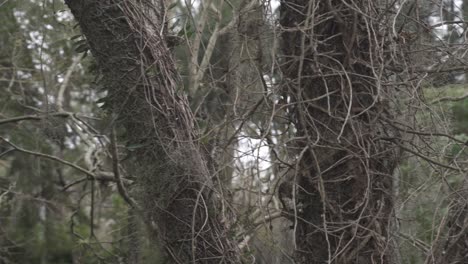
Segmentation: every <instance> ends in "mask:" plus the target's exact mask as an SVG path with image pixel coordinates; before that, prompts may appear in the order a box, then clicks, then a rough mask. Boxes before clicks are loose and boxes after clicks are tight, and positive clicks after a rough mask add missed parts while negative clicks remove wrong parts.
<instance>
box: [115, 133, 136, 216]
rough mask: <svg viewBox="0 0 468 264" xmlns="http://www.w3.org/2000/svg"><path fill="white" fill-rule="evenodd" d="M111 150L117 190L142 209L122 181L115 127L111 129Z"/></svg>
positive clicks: (127, 200) (132, 204)
mask: <svg viewBox="0 0 468 264" xmlns="http://www.w3.org/2000/svg"><path fill="white" fill-rule="evenodd" d="M110 141H111V142H110V152H111V155H112V169H113V171H114V177H115V182H116V183H117V190H118V191H119V194H120V195H121V196H122V198H123V199H124V200H125V202H127V203H128V205H130V206H131V207H132V208H135V209H138V210H139V211H140V210H141V207H140V206H139V205H138V204H137V202H136V201H135V200H134V199H133V198H131V197H130V196H129V195H128V192H127V190H126V189H125V186H124V184H123V183H122V178H121V177H120V171H119V156H118V153H117V143H116V142H117V140H116V136H115V128H112V129H111V135H110Z"/></svg>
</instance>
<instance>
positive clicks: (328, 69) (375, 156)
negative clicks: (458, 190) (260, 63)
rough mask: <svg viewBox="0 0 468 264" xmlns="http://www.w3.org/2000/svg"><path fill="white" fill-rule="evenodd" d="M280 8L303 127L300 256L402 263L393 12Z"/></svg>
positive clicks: (292, 1)
mask: <svg viewBox="0 0 468 264" xmlns="http://www.w3.org/2000/svg"><path fill="white" fill-rule="evenodd" d="M280 12H281V18H280V23H281V25H282V27H283V30H284V31H283V32H282V35H281V36H282V53H283V61H282V62H281V63H282V70H283V73H284V76H285V79H286V80H285V83H284V87H285V88H284V89H287V91H288V93H289V96H290V97H291V99H292V100H291V101H292V102H293V103H292V104H291V106H290V109H291V112H292V113H293V115H292V118H293V123H294V124H295V126H296V128H297V138H296V141H295V143H294V145H293V146H292V147H295V148H297V149H298V155H297V157H298V161H297V162H298V166H297V168H298V170H296V172H295V175H294V181H295V182H296V185H295V188H291V189H293V197H294V198H295V200H296V206H295V207H294V208H293V209H292V211H291V214H293V215H294V216H295V217H294V221H295V222H294V226H293V228H294V231H295V237H296V241H295V247H296V256H295V257H296V261H297V263H340V264H350V263H356V264H367V263H368V264H371V263H386V264H387V263H397V262H398V260H397V257H395V256H396V254H395V253H396V248H395V241H394V238H393V237H392V232H393V227H394V208H393V197H392V193H393V192H392V173H393V170H394V168H395V166H396V164H397V157H398V151H397V149H396V148H395V147H394V145H393V144H392V143H389V141H392V140H393V139H395V138H397V134H396V132H395V131H392V130H391V129H389V127H388V126H387V125H386V124H385V122H386V121H385V120H391V119H392V118H393V117H392V115H391V113H390V111H389V109H388V107H389V103H388V101H387V100H386V99H385V96H391V95H392V92H391V90H390V89H391V86H382V83H383V82H385V81H388V78H390V76H387V74H386V72H385V65H383V64H384V63H385V60H386V59H385V58H386V57H385V56H386V55H385V49H386V46H385V44H384V41H385V38H384V37H385V36H384V35H382V34H385V31H383V28H382V27H384V26H385V25H387V24H388V22H387V21H384V20H383V19H385V18H386V16H381V14H379V13H378V9H377V7H376V3H375V2H374V1H373V0H366V1H359V2H355V1H354V2H353V1H342V0H328V1H309V0H289V1H282V3H281V9H280ZM378 19H382V20H381V21H378ZM386 32H389V31H386ZM387 98H388V97H387ZM383 139H385V140H383Z"/></svg>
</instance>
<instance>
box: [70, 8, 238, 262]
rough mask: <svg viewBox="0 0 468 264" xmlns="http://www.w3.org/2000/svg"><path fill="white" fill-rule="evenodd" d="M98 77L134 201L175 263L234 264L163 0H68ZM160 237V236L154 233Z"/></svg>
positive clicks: (234, 254) (233, 249)
mask: <svg viewBox="0 0 468 264" xmlns="http://www.w3.org/2000/svg"><path fill="white" fill-rule="evenodd" d="M66 3H67V4H68V6H69V7H70V9H71V11H72V13H73V15H74V16H75V18H76V20H77V21H78V23H79V25H80V27H81V29H82V32H83V34H84V35H85V36H86V39H87V41H88V44H89V46H90V50H91V52H92V54H93V56H94V57H95V59H96V61H97V63H98V66H99V70H100V76H99V77H100V84H101V85H102V86H103V88H104V89H105V90H106V91H107V92H108V95H107V96H106V99H105V104H106V105H107V108H108V109H109V111H110V112H111V113H112V119H113V120H112V122H114V124H115V125H116V126H117V129H118V131H119V132H120V133H119V134H120V137H121V138H122V139H123V140H125V141H126V143H127V145H129V146H133V151H132V152H131V153H130V154H129V157H128V158H127V159H126V161H125V162H122V165H123V167H124V168H125V170H126V171H127V173H129V174H131V175H132V176H134V177H136V179H137V187H136V188H137V189H136V190H134V191H133V193H136V194H138V196H137V198H138V199H137V200H138V201H139V203H140V206H141V207H142V211H143V214H144V216H145V220H146V222H147V224H148V225H149V226H151V225H153V228H152V230H153V231H154V232H153V234H152V239H153V241H158V243H161V245H162V248H163V249H164V250H165V251H166V252H167V254H168V256H169V257H170V258H171V259H172V261H173V262H176V263H189V262H190V263H239V262H240V260H239V254H238V253H237V247H236V245H235V244H234V243H232V242H231V241H229V240H228V239H227V235H228V234H227V232H228V228H227V227H226V225H227V221H226V219H228V218H229V216H226V215H220V214H219V212H218V208H219V197H217V192H216V191H213V188H214V183H213V182H212V179H211V176H210V173H209V170H208V168H207V165H206V162H205V159H204V153H203V152H202V151H201V150H200V146H198V143H197V142H196V141H195V139H196V138H197V135H196V134H195V131H194V125H193V116H192V113H191V111H190V109H189V107H188V104H187V99H186V98H185V97H184V96H181V95H179V94H178V93H177V85H178V82H179V80H178V76H177V73H176V70H175V64H174V61H173V58H172V57H171V53H170V51H169V50H168V48H167V46H166V41H165V24H164V21H165V20H164V19H165V18H164V15H165V7H164V1H162V0H161V1H156V0H146V1H144V0H142V1H140V0H107V1H104V0H101V1H95V0H68V1H66ZM156 233H157V234H156Z"/></svg>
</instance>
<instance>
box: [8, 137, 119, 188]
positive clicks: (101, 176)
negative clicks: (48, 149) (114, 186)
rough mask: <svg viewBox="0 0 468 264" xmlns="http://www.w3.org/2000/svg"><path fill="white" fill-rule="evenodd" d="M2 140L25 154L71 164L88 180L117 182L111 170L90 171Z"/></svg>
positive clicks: (69, 163)
mask: <svg viewBox="0 0 468 264" xmlns="http://www.w3.org/2000/svg"><path fill="white" fill-rule="evenodd" d="M0 140H2V141H4V142H5V143H7V144H8V145H10V146H11V147H12V148H13V149H12V150H13V151H18V152H21V153H25V154H29V155H33V156H37V157H41V158H45V159H48V160H52V161H56V162H58V163H61V164H64V165H67V166H69V167H71V168H73V169H75V170H77V171H79V172H82V173H84V174H85V175H86V176H87V179H88V180H98V181H107V182H115V178H114V177H113V176H112V173H110V172H97V173H93V172H91V171H88V170H87V169H85V168H83V167H80V166H78V165H76V164H73V163H71V162H69V161H66V160H64V159H61V158H59V157H56V156H52V155H48V154H44V153H40V152H35V151H30V150H26V149H23V148H21V147H18V146H17V145H15V144H13V143H11V142H10V141H8V140H6V139H5V138H4V137H0ZM6 152H10V151H6ZM6 152H4V153H6Z"/></svg>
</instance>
